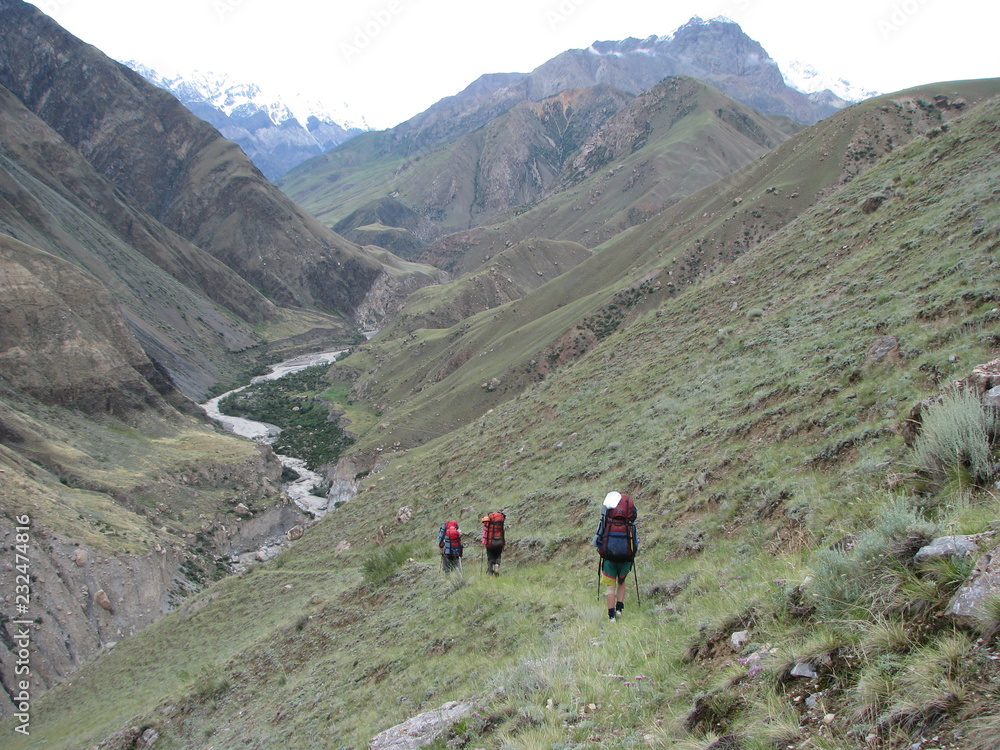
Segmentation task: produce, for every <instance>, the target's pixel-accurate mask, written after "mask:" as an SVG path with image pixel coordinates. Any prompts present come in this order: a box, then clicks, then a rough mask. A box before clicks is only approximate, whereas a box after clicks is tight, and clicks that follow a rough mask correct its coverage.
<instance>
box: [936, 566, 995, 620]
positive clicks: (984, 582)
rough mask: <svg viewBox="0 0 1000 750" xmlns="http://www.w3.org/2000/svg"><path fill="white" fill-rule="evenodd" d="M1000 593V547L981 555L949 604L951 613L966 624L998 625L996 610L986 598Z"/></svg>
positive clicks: (954, 617) (949, 612) (955, 618)
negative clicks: (988, 605) (993, 609)
mask: <svg viewBox="0 0 1000 750" xmlns="http://www.w3.org/2000/svg"><path fill="white" fill-rule="evenodd" d="M997 596H1000V551H998V550H993V551H992V552H988V553H987V554H985V555H983V556H982V557H981V558H979V560H978V562H976V566H975V568H973V570H972V573H971V574H970V576H969V578H968V580H966V582H965V583H963V584H962V586H961V587H959V589H958V591H956V592H955V594H954V596H952V598H951V602H950V603H949V605H948V614H949V615H950V616H951V617H952V618H953V619H954V620H956V621H957V622H958V623H960V624H963V625H971V626H976V625H980V626H982V625H985V626H987V627H991V628H994V629H995V628H997V626H998V625H1000V623H998V622H997V619H996V612H995V611H994V612H990V610H989V609H988V608H987V606H986V602H987V600H988V599H989V598H990V597H993V598H996V597H997Z"/></svg>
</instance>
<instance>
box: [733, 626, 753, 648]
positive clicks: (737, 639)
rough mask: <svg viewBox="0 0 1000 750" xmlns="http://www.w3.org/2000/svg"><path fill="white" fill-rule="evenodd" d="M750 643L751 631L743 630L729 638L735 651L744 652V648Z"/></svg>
mask: <svg viewBox="0 0 1000 750" xmlns="http://www.w3.org/2000/svg"><path fill="white" fill-rule="evenodd" d="M749 642H750V631H749V630H741V631H739V632H737V633H733V634H732V635H731V636H729V643H730V644H731V645H732V647H733V650H734V651H742V650H743V647H744V646H745V645H747V643H749Z"/></svg>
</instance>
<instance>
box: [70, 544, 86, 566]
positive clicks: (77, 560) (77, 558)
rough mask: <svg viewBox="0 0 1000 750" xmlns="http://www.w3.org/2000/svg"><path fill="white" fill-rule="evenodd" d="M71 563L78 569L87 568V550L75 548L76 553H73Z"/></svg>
mask: <svg viewBox="0 0 1000 750" xmlns="http://www.w3.org/2000/svg"><path fill="white" fill-rule="evenodd" d="M73 562H74V564H75V565H76V566H77V567H78V568H84V567H86V566H87V550H85V549H84V548H83V547H77V548H76V552H74V553H73Z"/></svg>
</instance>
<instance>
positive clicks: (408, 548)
mask: <svg viewBox="0 0 1000 750" xmlns="http://www.w3.org/2000/svg"><path fill="white" fill-rule="evenodd" d="M413 550H414V545H413V544H390V545H386V546H382V547H379V548H378V549H377V550H375V551H374V552H372V553H371V554H370V555H368V556H367V557H366V558H365V559H364V562H362V563H361V571H362V573H363V574H364V578H365V581H366V582H367V583H381V582H382V581H384V580H385V579H386V578H388V577H389V576H391V575H392V574H393V573H395V572H396V571H397V570H399V568H400V567H402V565H403V563H404V562H406V560H407V558H409V557H410V556H412V555H413Z"/></svg>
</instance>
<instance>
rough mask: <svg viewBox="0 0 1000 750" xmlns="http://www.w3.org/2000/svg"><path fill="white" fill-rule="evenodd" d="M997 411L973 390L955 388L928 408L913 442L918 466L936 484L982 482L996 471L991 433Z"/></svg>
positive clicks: (956, 486) (959, 485)
mask: <svg viewBox="0 0 1000 750" xmlns="http://www.w3.org/2000/svg"><path fill="white" fill-rule="evenodd" d="M996 421H997V419H996V414H995V411H994V410H992V409H985V408H984V407H983V405H982V404H981V403H980V401H979V398H978V397H977V396H976V395H975V394H974V393H971V392H970V391H967V390H963V391H959V390H958V389H952V390H951V391H948V392H946V393H945V394H944V396H943V397H942V400H941V402H940V403H938V404H935V405H934V406H932V407H930V408H929V409H927V411H926V413H925V414H924V415H923V419H922V422H921V430H920V435H919V437H918V438H917V440H916V442H915V443H914V446H913V458H914V463H915V464H916V467H917V470H918V471H919V472H920V473H921V474H922V475H924V476H925V477H926V478H927V479H928V480H929V481H930V482H931V483H932V484H933V485H935V486H936V487H937V488H943V487H946V486H949V485H952V486H953V488H954V489H956V490H962V489H964V488H966V487H968V486H970V485H983V484H985V483H986V482H988V481H989V480H990V479H991V478H992V477H993V474H994V471H993V451H992V448H991V446H990V435H991V434H996V424H995V423H996Z"/></svg>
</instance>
